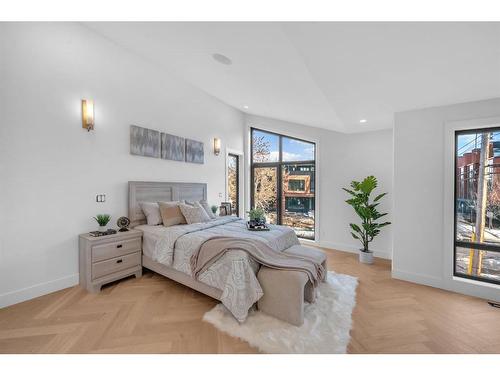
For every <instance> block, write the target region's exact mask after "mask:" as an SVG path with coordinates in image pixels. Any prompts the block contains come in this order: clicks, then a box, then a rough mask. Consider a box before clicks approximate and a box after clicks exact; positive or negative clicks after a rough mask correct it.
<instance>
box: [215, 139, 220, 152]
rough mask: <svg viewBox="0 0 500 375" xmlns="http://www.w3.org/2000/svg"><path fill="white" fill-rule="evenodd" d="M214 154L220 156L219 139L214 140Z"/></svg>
mask: <svg viewBox="0 0 500 375" xmlns="http://www.w3.org/2000/svg"><path fill="white" fill-rule="evenodd" d="M214 154H215V155H219V154H220V138H214Z"/></svg>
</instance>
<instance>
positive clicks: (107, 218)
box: [94, 214, 111, 232]
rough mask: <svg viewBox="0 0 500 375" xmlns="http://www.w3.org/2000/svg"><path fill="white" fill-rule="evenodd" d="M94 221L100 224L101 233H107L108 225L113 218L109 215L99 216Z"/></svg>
mask: <svg viewBox="0 0 500 375" xmlns="http://www.w3.org/2000/svg"><path fill="white" fill-rule="evenodd" d="M94 220H95V221H97V223H98V224H99V232H107V230H108V229H107V225H108V223H109V221H110V220H111V216H110V215H108V214H99V215H96V216H95V217H94Z"/></svg>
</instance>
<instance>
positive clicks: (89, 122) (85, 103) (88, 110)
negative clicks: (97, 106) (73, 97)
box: [82, 99, 94, 131]
mask: <svg viewBox="0 0 500 375" xmlns="http://www.w3.org/2000/svg"><path fill="white" fill-rule="evenodd" d="M82 127H83V128H84V129H87V131H91V130H94V101H93V100H87V99H83V100H82Z"/></svg>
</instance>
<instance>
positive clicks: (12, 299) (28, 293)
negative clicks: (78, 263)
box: [0, 273, 79, 308]
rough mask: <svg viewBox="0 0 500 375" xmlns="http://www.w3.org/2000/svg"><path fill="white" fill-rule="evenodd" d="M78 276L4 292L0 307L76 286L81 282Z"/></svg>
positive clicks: (0, 299) (0, 298) (0, 297)
mask: <svg viewBox="0 0 500 375" xmlns="http://www.w3.org/2000/svg"><path fill="white" fill-rule="evenodd" d="M78 278H79V275H78V274H77V273H76V274H74V275H70V276H66V277H62V278H60V279H56V280H51V281H47V282H45V283H40V284H36V285H33V286H30V287H28V288H23V289H19V290H14V291H12V292H8V293H5V294H2V295H0V308H2V307H7V306H10V305H14V304H16V303H19V302H23V301H27V300H29V299H32V298H36V297H40V296H43V295H45V294H49V293H53V292H56V291H58V290H61V289H66V288H69V287H72V286H75V285H77V284H78V282H79V279H78Z"/></svg>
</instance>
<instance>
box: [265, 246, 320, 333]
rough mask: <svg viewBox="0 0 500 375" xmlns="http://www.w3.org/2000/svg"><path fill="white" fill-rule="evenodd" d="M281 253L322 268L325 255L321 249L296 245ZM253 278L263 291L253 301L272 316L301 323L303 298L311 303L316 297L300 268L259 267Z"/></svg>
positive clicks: (292, 322) (302, 320)
mask: <svg viewBox="0 0 500 375" xmlns="http://www.w3.org/2000/svg"><path fill="white" fill-rule="evenodd" d="M284 252H285V253H287V254H290V255H296V256H300V257H302V258H309V259H311V260H314V261H315V262H316V263H320V264H322V265H323V266H324V267H325V270H326V265H327V261H326V255H325V253H323V252H322V251H321V250H318V249H315V248H311V247H307V246H302V245H296V246H292V247H290V248H289V249H287V250H285V251H284ZM325 277H326V272H325ZM257 279H258V280H259V283H260V286H261V287H262V290H263V292H264V295H263V296H262V297H261V299H260V300H259V301H258V302H257V307H258V309H259V310H260V311H262V312H264V313H266V314H268V315H271V316H274V317H275V318H278V319H281V320H284V321H286V322H288V323H291V324H293V325H296V326H301V325H302V324H303V323H304V301H307V302H310V303H312V302H314V300H315V297H316V296H315V294H314V288H313V286H312V285H311V283H310V281H309V279H308V277H307V275H306V274H305V273H304V272H300V271H288V270H276V269H273V268H268V267H261V268H260V270H259V273H258V274H257Z"/></svg>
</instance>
